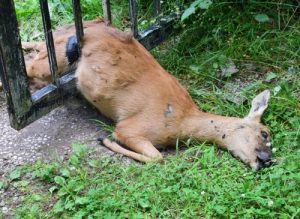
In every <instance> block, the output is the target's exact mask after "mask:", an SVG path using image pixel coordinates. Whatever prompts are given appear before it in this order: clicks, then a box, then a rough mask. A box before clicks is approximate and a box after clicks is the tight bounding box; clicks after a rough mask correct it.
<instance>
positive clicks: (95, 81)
mask: <svg viewBox="0 0 300 219" xmlns="http://www.w3.org/2000/svg"><path fill="white" fill-rule="evenodd" d="M66 35H67V36H66V38H68V37H69V36H70V35H69V33H67V34H66ZM82 45H83V47H82V55H81V57H80V59H79V61H78V67H77V70H76V73H75V76H76V78H77V86H78V89H79V90H80V92H81V93H82V94H83V95H84V97H85V98H86V99H87V100H88V101H89V102H90V103H92V104H93V105H94V106H95V107H96V108H97V109H98V110H99V111H101V112H102V113H103V114H104V115H106V116H107V117H109V118H111V119H113V120H114V121H115V122H116V129H115V131H114V133H113V137H114V139H115V140H117V142H120V143H121V144H123V145H125V146H126V147H128V148H129V149H130V150H129V149H126V148H124V147H122V146H121V145H119V144H118V143H116V142H114V141H111V140H109V139H107V138H106V139H104V140H103V144H104V145H105V146H107V147H108V148H110V149H111V150H113V151H115V152H118V153H121V154H124V155H125V156H128V157H131V158H133V159H135V160H139V161H142V162H150V161H159V160H162V159H163V157H162V155H161V154H160V152H159V151H158V150H157V149H156V147H155V146H156V145H164V146H169V145H174V144H175V143H176V140H177V139H178V138H179V137H180V139H181V140H185V139H188V138H190V137H191V136H192V137H193V138H195V139H198V140H200V141H207V142H214V143H216V144H218V145H219V146H220V147H222V148H225V149H228V150H229V151H230V152H231V153H232V154H233V155H234V156H236V157H238V158H239V159H241V160H242V161H243V162H245V163H246V164H248V165H250V166H251V167H253V168H255V169H258V168H260V167H262V166H267V165H269V164H270V160H271V150H270V148H269V146H270V143H269V141H270V137H269V133H268V132H269V131H268V129H267V128H266V127H264V126H263V125H262V124H260V118H261V116H262V114H263V112H264V110H265V109H266V108H267V103H268V99H269V91H264V92H262V93H261V94H259V95H258V96H257V97H256V98H255V99H254V100H253V101H252V108H251V110H250V113H249V114H248V115H247V116H246V117H245V118H235V117H223V116H219V115H212V114H209V113H204V112H201V111H199V109H198V107H197V106H196V105H195V104H194V102H193V101H192V98H191V97H190V96H189V94H188V93H187V91H186V90H185V89H184V88H183V87H182V86H181V85H180V84H179V82H178V81H177V80H176V79H175V78H174V77H173V76H171V75H170V74H169V73H168V72H166V71H165V70H164V69H163V68H162V67H161V66H160V65H159V63H158V62H157V61H156V60H155V59H154V58H153V57H152V55H151V54H150V53H149V52H148V51H147V50H146V49H145V48H144V47H143V46H142V45H141V44H140V43H139V42H138V41H136V40H135V39H134V38H133V37H132V34H131V33H124V32H122V31H120V30H118V29H116V28H113V27H110V26H106V25H105V24H104V23H103V22H97V24H96V25H93V26H91V27H88V28H86V29H85V35H84V39H83V42H82ZM64 59H66V58H64Z"/></svg>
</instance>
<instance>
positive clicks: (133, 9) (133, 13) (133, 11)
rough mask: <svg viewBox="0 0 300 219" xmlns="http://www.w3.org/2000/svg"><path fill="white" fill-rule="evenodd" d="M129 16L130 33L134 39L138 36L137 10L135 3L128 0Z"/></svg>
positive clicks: (133, 0) (132, 0)
mask: <svg viewBox="0 0 300 219" xmlns="http://www.w3.org/2000/svg"><path fill="white" fill-rule="evenodd" d="M129 14H130V20H131V31H132V33H133V35H134V37H137V36H138V34H139V33H138V20H137V8H136V1H135V0H129Z"/></svg>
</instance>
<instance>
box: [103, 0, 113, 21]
mask: <svg viewBox="0 0 300 219" xmlns="http://www.w3.org/2000/svg"><path fill="white" fill-rule="evenodd" d="M102 8H103V14H104V21H105V24H106V25H111V23H112V22H111V10H110V0H102Z"/></svg>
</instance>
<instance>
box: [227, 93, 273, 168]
mask: <svg viewBox="0 0 300 219" xmlns="http://www.w3.org/2000/svg"><path fill="white" fill-rule="evenodd" d="M269 98H270V91H269V90H265V91H263V92H262V93H260V94H259V95H257V96H256V97H255V98H254V99H253V100H252V106H251V109H250V112H249V114H248V115H247V116H246V117H245V118H242V119H240V118H236V119H233V120H232V121H231V124H228V126H227V127H228V128H227V130H226V133H225V134H224V135H223V137H224V139H222V140H223V142H222V143H221V144H223V145H224V146H225V147H226V148H227V149H228V150H229V151H230V152H231V153H232V154H233V155H234V156H235V157H237V158H239V159H241V160H242V161H243V162H244V163H246V164H248V165H249V166H250V167H252V168H253V169H256V170H257V169H260V168H262V167H268V166H270V165H271V163H272V161H271V149H270V146H271V143H270V134H269V130H268V128H267V127H265V126H264V125H262V124H261V123H260V121H261V117H262V115H263V112H264V111H265V110H266V108H267V107H268V101H269ZM225 136H226V137H225Z"/></svg>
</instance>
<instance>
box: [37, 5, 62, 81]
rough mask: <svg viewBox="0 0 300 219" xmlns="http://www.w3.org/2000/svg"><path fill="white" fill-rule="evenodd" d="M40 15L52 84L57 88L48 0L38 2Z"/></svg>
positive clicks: (55, 62)
mask: <svg viewBox="0 0 300 219" xmlns="http://www.w3.org/2000/svg"><path fill="white" fill-rule="evenodd" d="M40 6H41V13H42V18H43V26H44V32H45V37H46V45H47V52H48V59H49V66H50V71H51V77H52V83H53V84H54V85H55V86H57V87H58V86H59V83H58V77H57V61H56V55H55V48H54V42H53V34H52V29H51V20H50V15H49V7H48V0H40Z"/></svg>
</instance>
